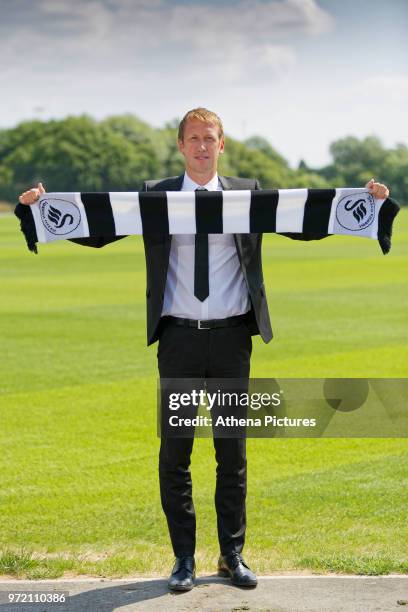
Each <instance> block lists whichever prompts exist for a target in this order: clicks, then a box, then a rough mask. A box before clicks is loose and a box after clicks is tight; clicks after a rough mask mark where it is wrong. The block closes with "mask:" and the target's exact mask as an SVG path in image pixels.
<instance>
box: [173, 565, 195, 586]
mask: <svg viewBox="0 0 408 612" xmlns="http://www.w3.org/2000/svg"><path fill="white" fill-rule="evenodd" d="M168 585H169V588H170V589H172V591H191V589H192V588H193V586H194V585H195V561H194V557H176V563H175V564H174V567H173V571H172V573H171V576H170V578H169V581H168Z"/></svg>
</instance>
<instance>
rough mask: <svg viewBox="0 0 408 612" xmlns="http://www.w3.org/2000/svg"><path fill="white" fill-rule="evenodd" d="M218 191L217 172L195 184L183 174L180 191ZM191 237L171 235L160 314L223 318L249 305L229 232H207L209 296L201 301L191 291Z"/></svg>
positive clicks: (196, 317)
mask: <svg viewBox="0 0 408 612" xmlns="http://www.w3.org/2000/svg"><path fill="white" fill-rule="evenodd" d="M199 187H201V188H203V187H204V188H205V189H208V191H222V186H221V183H220V182H219V179H218V174H215V176H214V177H213V178H212V179H211V181H209V182H208V183H207V184H206V185H198V184H197V183H195V182H194V181H193V180H192V179H191V178H190V177H189V176H188V174H187V173H185V174H184V180H183V186H182V188H181V191H194V190H195V189H197V188H199ZM194 244H195V237H194V235H191V234H175V235H174V236H172V238H171V249H170V258H169V267H168V271H167V281H166V289H165V292H164V303H163V310H162V316H164V315H172V316H174V317H183V318H186V319H202V320H206V319H224V318H226V317H231V316H234V315H240V314H244V313H245V312H248V310H249V309H250V299H249V294H248V289H247V286H246V283H245V279H244V276H243V274H242V270H241V265H240V263H239V259H238V254H237V249H236V246H235V240H234V236H233V235H232V234H209V235H208V271H209V289H210V293H209V296H208V297H207V298H206V299H205V300H204V301H203V302H201V301H200V300H199V299H197V298H196V297H195V295H194V249H195V246H194Z"/></svg>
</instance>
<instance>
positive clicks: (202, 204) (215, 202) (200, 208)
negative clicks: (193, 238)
mask: <svg viewBox="0 0 408 612" xmlns="http://www.w3.org/2000/svg"><path fill="white" fill-rule="evenodd" d="M195 213H196V228H197V234H222V233H223V223H222V191H199V190H197V191H196V192H195Z"/></svg>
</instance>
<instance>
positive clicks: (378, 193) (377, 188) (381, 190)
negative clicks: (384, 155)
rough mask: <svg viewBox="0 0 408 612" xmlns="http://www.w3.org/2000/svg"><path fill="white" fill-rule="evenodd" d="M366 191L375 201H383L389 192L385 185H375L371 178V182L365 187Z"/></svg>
mask: <svg viewBox="0 0 408 612" xmlns="http://www.w3.org/2000/svg"><path fill="white" fill-rule="evenodd" d="M366 189H367V190H368V192H369V193H371V195H372V196H374V198H375V199H376V200H385V198H388V196H389V195H390V190H389V189H388V187H387V185H383V184H382V183H376V182H375V180H374V179H373V178H372V179H371V181H368V183H367V185H366Z"/></svg>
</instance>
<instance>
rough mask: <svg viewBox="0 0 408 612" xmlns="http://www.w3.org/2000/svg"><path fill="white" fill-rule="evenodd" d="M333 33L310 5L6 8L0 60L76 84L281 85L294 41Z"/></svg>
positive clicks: (94, 0)
mask: <svg viewBox="0 0 408 612" xmlns="http://www.w3.org/2000/svg"><path fill="white" fill-rule="evenodd" d="M331 27H332V19H331V17H330V15H329V14H328V13H327V12H326V11H324V10H323V9H322V8H320V7H319V6H318V5H317V3H316V1H315V0H267V1H265V0H237V1H235V2H233V3H228V4H223V3H222V2H219V3H218V4H216V5H212V4H210V3H199V4H196V3H193V2H190V3H187V4H186V3H182V4H181V3H179V2H171V1H166V0H136V1H135V0H116V1H115V0H104V1H99V0H88V1H87V2H84V1H83V0H69V1H68V0H63V1H59V0H17V1H15V2H12V1H10V0H6V1H5V2H4V4H3V19H2V25H0V41H1V42H0V50H1V52H0V57H1V60H0V61H1V63H2V65H3V66H5V67H6V68H8V71H9V73H10V66H12V67H13V68H12V70H11V72H14V73H15V74H16V76H19V75H20V76H22V75H23V74H26V73H27V71H28V70H27V69H29V70H31V71H32V73H36V72H37V73H38V77H39V79H41V78H42V75H44V73H45V74H47V75H50V74H53V75H55V76H56V77H61V76H63V75H64V76H65V78H69V79H72V78H75V75H78V74H79V73H82V74H84V73H91V74H92V75H93V77H96V76H97V77H99V78H100V77H102V76H103V77H104V78H107V79H109V77H110V76H111V75H112V77H114V76H115V74H116V73H117V71H119V72H121V73H127V74H128V75H129V77H132V78H148V79H149V80H150V77H151V76H153V77H154V78H162V79H164V80H165V81H168V80H171V77H172V76H175V75H177V76H180V75H182V76H184V77H186V76H188V78H190V79H191V81H192V82H194V81H196V80H197V79H203V78H209V77H211V75H212V76H213V77H215V78H220V77H222V78H223V79H225V80H226V81H229V82H231V81H234V80H236V79H239V78H240V77H243V76H245V75H248V72H250V74H253V75H255V76H256V75H258V76H259V75H270V76H274V75H275V76H279V75H280V74H282V73H284V72H285V71H287V70H289V69H290V68H291V66H293V65H294V63H295V61H296V53H295V49H294V44H295V42H296V39H297V38H298V37H302V36H315V35H318V34H320V33H322V32H326V31H328V30H329V29H330V28H331Z"/></svg>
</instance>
